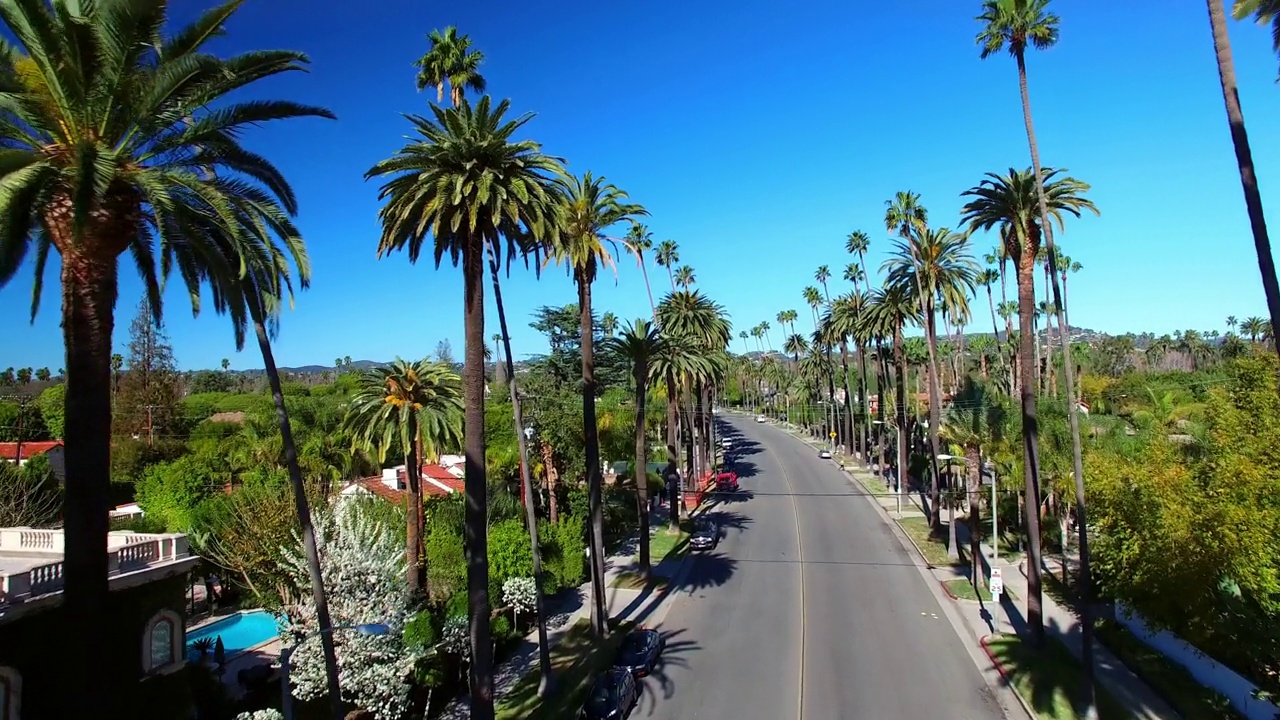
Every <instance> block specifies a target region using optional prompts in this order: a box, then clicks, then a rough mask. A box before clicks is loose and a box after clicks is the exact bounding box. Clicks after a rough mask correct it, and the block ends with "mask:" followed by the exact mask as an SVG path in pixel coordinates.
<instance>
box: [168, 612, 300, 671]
mask: <svg viewBox="0 0 1280 720" xmlns="http://www.w3.org/2000/svg"><path fill="white" fill-rule="evenodd" d="M279 634H280V626H279V625H278V624H277V623H276V618H275V616H274V615H272V614H271V613H269V612H267V611H266V610H254V611H252V612H242V613H237V614H235V615H232V616H230V617H225V618H222V619H221V620H216V621H214V622H211V623H209V624H208V625H204V626H202V627H199V628H196V629H195V630H189V631H188V632H187V657H188V658H190V659H191V660H192V661H195V660H196V659H198V658H199V657H200V653H198V652H196V651H195V649H194V648H192V647H191V645H192V643H194V642H195V641H196V640H199V639H201V638H209V639H210V640H214V641H216V640H217V639H218V638H219V637H221V638H222V646H223V647H224V648H225V649H226V652H227V657H231V656H232V655H235V654H237V653H241V652H244V651H245V650H248V649H249V648H251V647H254V646H255V645H261V644H262V643H264V642H266V641H268V640H270V639H271V638H273V637H275V636H277V635H279ZM209 652H210V656H211V657H212V652H213V651H212V650H210V651H209Z"/></svg>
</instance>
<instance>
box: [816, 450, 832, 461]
mask: <svg viewBox="0 0 1280 720" xmlns="http://www.w3.org/2000/svg"><path fill="white" fill-rule="evenodd" d="M818 457H820V458H822V459H823V460H830V459H831V451H830V450H827V449H826V448H823V449H822V450H819V451H818Z"/></svg>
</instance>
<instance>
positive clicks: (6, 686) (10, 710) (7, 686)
mask: <svg viewBox="0 0 1280 720" xmlns="http://www.w3.org/2000/svg"><path fill="white" fill-rule="evenodd" d="M21 717H22V676H21V675H19V674H18V671H17V670H14V669H13V668H10V667H0V720H20V718H21Z"/></svg>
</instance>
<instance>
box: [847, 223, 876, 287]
mask: <svg viewBox="0 0 1280 720" xmlns="http://www.w3.org/2000/svg"><path fill="white" fill-rule="evenodd" d="M870 248H871V238H870V237H869V236H868V235H867V234H866V233H864V232H862V231H861V230H854V231H853V232H851V233H849V237H847V238H845V241H844V250H845V252H847V253H849V254H850V255H857V256H858V266H859V267H861V268H863V269H864V270H865V269H866V267H867V250H869V249H870ZM864 277H865V274H864Z"/></svg>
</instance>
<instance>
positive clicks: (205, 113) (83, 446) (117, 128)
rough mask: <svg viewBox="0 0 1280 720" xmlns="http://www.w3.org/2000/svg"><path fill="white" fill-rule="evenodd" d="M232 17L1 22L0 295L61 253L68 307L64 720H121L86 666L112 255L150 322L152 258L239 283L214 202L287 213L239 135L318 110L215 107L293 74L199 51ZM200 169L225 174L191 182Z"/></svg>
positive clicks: (96, 560) (39, 17)
mask: <svg viewBox="0 0 1280 720" xmlns="http://www.w3.org/2000/svg"><path fill="white" fill-rule="evenodd" d="M239 5H240V2H239V1H232V2H227V3H224V4H222V5H220V6H218V7H215V8H213V9H212V10H209V11H207V12H206V13H204V14H202V15H200V16H199V17H198V18H197V19H196V20H195V21H193V22H192V23H191V24H190V25H189V26H186V27H182V28H174V29H169V28H167V27H166V11H167V7H168V4H167V3H165V2H163V1H162V0H140V1H138V2H124V1H123V0H104V1H103V2H95V3H83V2H72V1H71V0H53V2H49V3H15V4H11V5H10V6H9V7H8V8H7V9H6V10H5V11H4V13H3V19H4V24H5V26H6V30H7V33H6V34H7V36H8V37H11V38H13V39H14V40H15V41H16V43H15V44H12V45H10V44H8V43H6V45H5V47H4V48H3V53H0V55H2V57H0V78H2V79H0V91H2V92H3V93H5V94H6V95H8V96H10V97H14V98H15V99H16V101H15V102H13V103H11V104H10V105H9V106H8V107H7V108H6V109H5V110H4V111H3V113H0V116H2V117H3V123H4V124H5V126H6V128H7V132H6V133H5V134H6V137H7V140H8V145H7V147H8V150H7V151H6V152H7V153H8V157H9V160H8V162H6V163H5V167H4V169H3V172H0V177H2V178H3V180H4V182H5V184H6V187H7V188H8V189H9V192H7V193H6V194H5V196H4V202H3V203H0V222H2V223H3V225H4V231H3V232H0V257H3V258H4V260H3V261H0V284H5V283H7V282H8V281H9V280H10V279H11V278H12V277H13V275H14V273H15V272H16V270H17V269H18V268H19V267H21V266H22V265H23V264H24V263H23V260H24V257H25V256H26V255H27V254H28V253H31V254H32V256H33V258H34V267H35V276H36V278H37V281H36V282H37V284H36V292H35V293H34V295H33V297H34V298H37V299H38V298H39V297H40V292H39V287H40V285H39V278H40V277H41V276H42V275H43V274H44V267H45V263H46V261H47V259H48V257H49V253H50V251H51V250H56V251H57V252H58V254H59V255H60V256H61V265H62V268H63V275H62V278H63V280H62V284H63V287H62V297H64V298H66V301H65V302H64V303H63V319H62V328H63V335H64V339H65V341H66V352H67V361H66V368H67V413H66V415H67V421H66V426H67V427H66V443H67V459H66V463H67V474H68V476H71V477H74V478H76V481H75V482H74V483H70V484H68V486H67V497H66V515H67V517H66V521H67V522H66V528H67V553H66V558H65V561H64V567H65V573H66V585H65V593H64V598H65V603H66V607H67V610H68V617H70V618H72V619H73V620H72V623H73V627H72V630H71V631H70V632H68V633H67V637H68V638H71V639H72V640H71V642H70V643H69V644H68V646H67V648H66V651H67V664H66V667H67V669H68V672H70V673H72V674H73V675H74V676H76V677H78V678H81V681H80V683H79V685H78V688H77V692H75V693H68V694H67V695H66V697H65V698H64V700H65V702H66V703H67V706H68V708H69V709H68V711H67V712H66V713H65V714H66V715H67V716H69V717H79V716H85V717H87V716H90V715H99V714H102V715H111V716H116V715H119V714H120V713H119V712H116V711H115V710H116V704H117V703H118V702H120V698H122V697H123V695H122V693H120V692H119V691H118V689H111V688H108V683H109V674H107V673H103V672H101V671H100V668H96V667H93V664H94V662H95V661H94V658H95V657H96V656H97V654H98V653H97V650H96V649H97V648H101V647H102V646H103V644H104V643H105V642H106V641H105V639H104V637H105V636H104V634H103V633H105V632H106V628H108V627H109V626H110V622H109V619H108V618H106V617H105V616H104V615H103V613H105V612H106V611H107V608H108V607H109V603H107V602H106V599H107V591H108V588H107V542H106V532H107V504H108V503H107V500H108V480H109V476H108V468H109V464H110V427H111V394H110V388H111V385H110V383H109V382H108V381H109V378H110V369H111V366H110V361H111V336H112V327H113V306H114V304H115V301H116V295H117V293H116V290H117V287H116V286H117V276H118V267H117V265H118V258H119V256H120V255H121V254H123V253H125V252H126V251H128V252H129V253H130V255H131V256H132V260H133V263H132V264H134V265H136V266H137V268H138V269H139V272H140V274H141V275H142V278H143V285H144V287H145V288H146V291H147V294H148V296H149V298H150V299H151V308H152V311H153V312H154V313H155V316H156V319H159V317H160V310H161V304H160V284H159V282H158V278H157V274H158V273H157V270H158V268H157V262H158V261H160V260H163V262H164V265H165V267H180V268H183V272H181V273H180V275H181V278H182V280H183V283H184V284H185V285H186V286H187V287H186V290H187V291H188V294H189V295H190V296H191V297H201V295H202V293H201V290H200V286H201V285H203V284H206V283H208V284H212V285H214V286H216V287H219V288H223V289H225V288H226V286H227V285H229V284H232V283H234V282H235V274H236V271H237V268H238V266H239V259H240V257H241V255H240V254H239V253H242V252H243V253H253V252H256V251H258V250H260V249H261V248H254V247H252V245H251V242H250V241H249V240H248V239H246V241H245V243H244V244H242V245H240V246H239V247H235V248H219V249H215V248H214V247H213V244H212V243H210V242H208V236H207V235H206V234H204V230H205V229H207V228H209V227H212V226H217V225H226V224H228V223H234V224H238V223H239V221H238V220H233V219H232V217H231V215H232V213H230V212H216V211H214V210H212V208H215V207H216V208H221V209H224V210H225V209H227V208H229V207H231V206H233V205H235V204H236V203H238V202H241V201H247V200H248V198H253V200H252V202H253V203H255V204H256V205H257V206H258V207H262V208H267V209H269V210H268V211H270V212H274V209H278V207H279V205H277V201H276V199H275V198H276V197H281V198H282V201H283V203H284V204H285V206H286V207H292V200H293V198H292V195H291V194H290V193H288V192H287V186H285V185H284V183H283V179H282V177H281V175H280V173H279V172H278V171H277V170H276V169H275V168H274V167H272V166H271V165H270V164H269V163H268V161H267V160H265V159H264V158H263V157H262V156H260V155H258V154H256V153H252V152H249V151H248V150H246V149H244V148H243V147H242V146H241V145H240V144H239V142H238V140H239V137H238V136H239V133H240V131H241V130H242V129H243V128H244V127H246V126H249V125H255V124H258V123H262V122H266V121H272V120H282V119H289V118H297V117H305V116H330V114H329V113H328V112H326V111H322V110H318V109H316V108H311V107H307V106H303V105H298V104H296V103H290V102H282V101H276V100H254V101H248V102H240V103H234V102H233V103H227V102H225V100H224V99H225V97H226V96H227V95H228V94H229V93H231V92H233V91H236V90H239V89H241V88H244V87H246V86H249V85H252V84H254V83H255V82H256V81H258V80H261V79H263V78H267V77H270V76H275V75H279V74H281V73H285V72H289V71H294V70H300V69H302V67H303V66H304V65H305V63H306V57H305V56H303V55H302V54H300V53H295V52H288V51H269V52H251V53H246V54H244V55H240V56H236V57H232V58H228V59H223V58H220V57H218V56H216V55H213V54H211V53H210V52H209V48H208V47H207V46H206V43H207V42H208V41H209V40H210V39H212V38H215V37H219V36H220V35H222V34H223V30H224V24H225V22H226V21H227V19H228V18H229V17H230V16H231V15H232V14H234V12H235V10H236V9H237V8H238V7H239ZM166 30H168V32H166ZM210 168H225V169H226V170H227V171H228V172H227V175H226V176H225V177H224V176H218V175H214V174H212V173H204V171H206V170H208V169H210ZM232 178H235V179H234V180H233V179H232ZM262 188H266V191H265V194H264V191H263V190H262ZM179 236H181V239H180V240H179ZM153 239H154V241H155V242H154V244H153V243H152V240H153ZM224 251H229V252H224ZM161 256H162V257H161ZM204 297H209V296H208V295H204ZM223 297H224V295H223V294H222V293H221V292H214V293H213V298H214V301H213V304H214V308H215V310H222V309H223V308H224V307H225V306H224V303H223V300H222V298H223ZM35 309H36V308H34V307H33V310H35Z"/></svg>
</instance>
